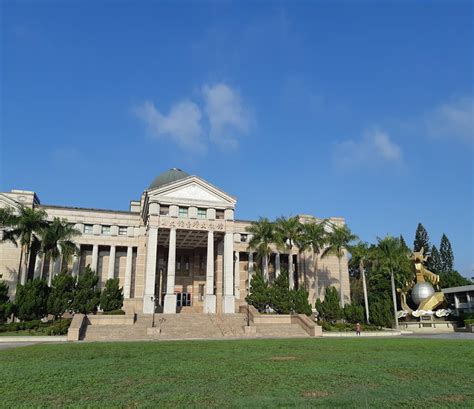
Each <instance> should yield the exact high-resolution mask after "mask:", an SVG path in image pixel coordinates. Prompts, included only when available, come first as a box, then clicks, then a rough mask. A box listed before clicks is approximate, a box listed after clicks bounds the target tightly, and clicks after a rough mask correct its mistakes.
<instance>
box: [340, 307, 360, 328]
mask: <svg viewBox="0 0 474 409" xmlns="http://www.w3.org/2000/svg"><path fill="white" fill-rule="evenodd" d="M343 313H344V318H345V319H346V321H347V322H350V323H353V324H356V323H358V322H359V323H362V322H364V307H363V306H362V305H359V304H356V303H351V304H346V305H345V306H344V310H343Z"/></svg>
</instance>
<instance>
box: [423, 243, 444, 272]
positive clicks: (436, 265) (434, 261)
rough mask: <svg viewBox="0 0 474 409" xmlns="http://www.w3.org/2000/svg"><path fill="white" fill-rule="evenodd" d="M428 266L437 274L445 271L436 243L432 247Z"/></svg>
mask: <svg viewBox="0 0 474 409" xmlns="http://www.w3.org/2000/svg"><path fill="white" fill-rule="evenodd" d="M426 266H427V268H428V270H430V271H431V272H433V273H435V274H440V273H441V272H443V266H442V263H441V256H440V254H439V251H438V249H437V247H436V246H435V245H434V244H433V246H432V247H431V252H430V257H429V258H428V261H427V263H426Z"/></svg>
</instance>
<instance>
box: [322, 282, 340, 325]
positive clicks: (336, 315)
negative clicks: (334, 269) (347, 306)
mask: <svg viewBox="0 0 474 409" xmlns="http://www.w3.org/2000/svg"><path fill="white" fill-rule="evenodd" d="M316 310H317V311H318V320H322V321H326V322H335V321H337V320H339V319H341V318H342V316H343V313H342V308H341V306H340V305H339V292H338V291H337V289H336V288H335V287H328V288H326V294H325V296H324V301H321V300H320V299H319V298H318V299H317V300H316Z"/></svg>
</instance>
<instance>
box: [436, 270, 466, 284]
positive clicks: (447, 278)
mask: <svg viewBox="0 0 474 409" xmlns="http://www.w3.org/2000/svg"><path fill="white" fill-rule="evenodd" d="M470 284H472V282H471V281H470V280H468V279H467V278H465V277H463V276H462V275H461V274H459V273H458V272H457V271H455V270H454V271H450V272H449V273H441V274H440V275H439V286H440V288H449V287H460V286H463V285H470Z"/></svg>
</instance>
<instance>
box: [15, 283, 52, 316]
mask: <svg viewBox="0 0 474 409" xmlns="http://www.w3.org/2000/svg"><path fill="white" fill-rule="evenodd" d="M48 296H49V287H48V284H47V283H46V281H45V280H40V279H39V278H35V279H34V280H32V281H27V282H26V283H25V284H24V285H21V284H18V287H17V291H16V297H15V311H16V316H17V317H18V318H19V319H20V320H21V321H31V320H39V319H41V318H43V317H44V316H45V315H46V314H47V312H48V309H47V304H48Z"/></svg>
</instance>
